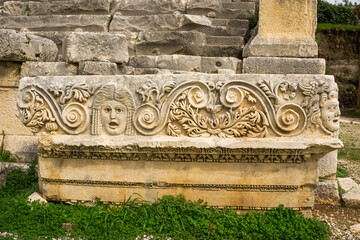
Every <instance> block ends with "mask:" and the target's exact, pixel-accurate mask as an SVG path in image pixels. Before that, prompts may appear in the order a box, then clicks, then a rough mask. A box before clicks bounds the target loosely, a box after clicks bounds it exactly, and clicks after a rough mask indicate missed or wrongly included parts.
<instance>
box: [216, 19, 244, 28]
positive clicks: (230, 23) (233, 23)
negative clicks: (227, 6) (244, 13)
mask: <svg viewBox="0 0 360 240" xmlns="http://www.w3.org/2000/svg"><path fill="white" fill-rule="evenodd" d="M210 21H211V25H212V26H223V27H232V28H248V27H249V20H245V19H218V18H212V19H210Z"/></svg>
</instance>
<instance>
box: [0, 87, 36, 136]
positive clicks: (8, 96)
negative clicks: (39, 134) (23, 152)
mask: <svg viewBox="0 0 360 240" xmlns="http://www.w3.org/2000/svg"><path fill="white" fill-rule="evenodd" d="M16 93H17V89H16V88H2V87H0V99H1V101H0V116H1V117H0V131H2V130H4V132H5V134H6V135H14V134H16V135H33V134H32V133H31V131H30V130H29V129H28V128H26V127H25V126H24V125H23V124H21V122H20V121H19V119H18V118H17V117H16V115H17V114H18V113H17V111H16Z"/></svg>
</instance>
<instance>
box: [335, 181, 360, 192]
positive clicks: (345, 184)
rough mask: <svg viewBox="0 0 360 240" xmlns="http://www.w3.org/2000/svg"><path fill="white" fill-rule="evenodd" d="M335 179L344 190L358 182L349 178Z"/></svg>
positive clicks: (355, 185)
mask: <svg viewBox="0 0 360 240" xmlns="http://www.w3.org/2000/svg"><path fill="white" fill-rule="evenodd" d="M337 181H338V182H339V185H340V186H341V188H342V189H344V190H345V191H346V192H348V191H350V190H351V189H352V188H354V187H357V186H358V184H357V183H356V182H355V181H354V180H352V179H351V178H338V179H337Z"/></svg>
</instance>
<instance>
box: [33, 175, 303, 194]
mask: <svg viewBox="0 0 360 240" xmlns="http://www.w3.org/2000/svg"><path fill="white" fill-rule="evenodd" d="M40 180H41V181H43V183H48V184H67V185H79V186H87V185H91V186H104V187H109V186H116V187H125V188H133V187H142V188H191V189H204V190H212V191H220V190H227V191H242V192H244V191H246V192H296V191H297V190H298V188H299V186H296V185H241V184H183V183H166V182H151V183H146V182H119V181H91V180H71V179H51V178H41V179H40Z"/></svg>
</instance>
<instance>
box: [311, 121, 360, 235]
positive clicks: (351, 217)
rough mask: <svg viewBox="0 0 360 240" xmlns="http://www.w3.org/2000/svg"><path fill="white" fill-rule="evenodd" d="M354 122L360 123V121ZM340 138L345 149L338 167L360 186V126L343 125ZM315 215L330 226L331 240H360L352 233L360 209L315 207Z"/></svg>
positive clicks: (359, 215)
mask: <svg viewBox="0 0 360 240" xmlns="http://www.w3.org/2000/svg"><path fill="white" fill-rule="evenodd" d="M354 121H359V123H360V119H354ZM339 137H340V139H341V140H342V141H343V143H344V148H343V149H341V150H339V153H338V157H339V160H338V167H341V168H343V169H345V170H346V171H347V172H348V173H349V175H350V177H351V178H352V179H354V180H355V181H356V182H357V183H358V184H360V124H354V123H341V127H340V136H339ZM313 215H314V216H315V217H316V218H318V219H319V220H321V221H324V222H326V223H327V224H328V225H329V226H330V228H331V231H332V234H333V236H332V237H331V238H330V239H346V240H348V239H349V240H350V239H357V240H360V233H354V232H352V231H351V226H353V225H356V224H360V209H353V208H348V207H346V206H335V205H315V207H314V211H313Z"/></svg>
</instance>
